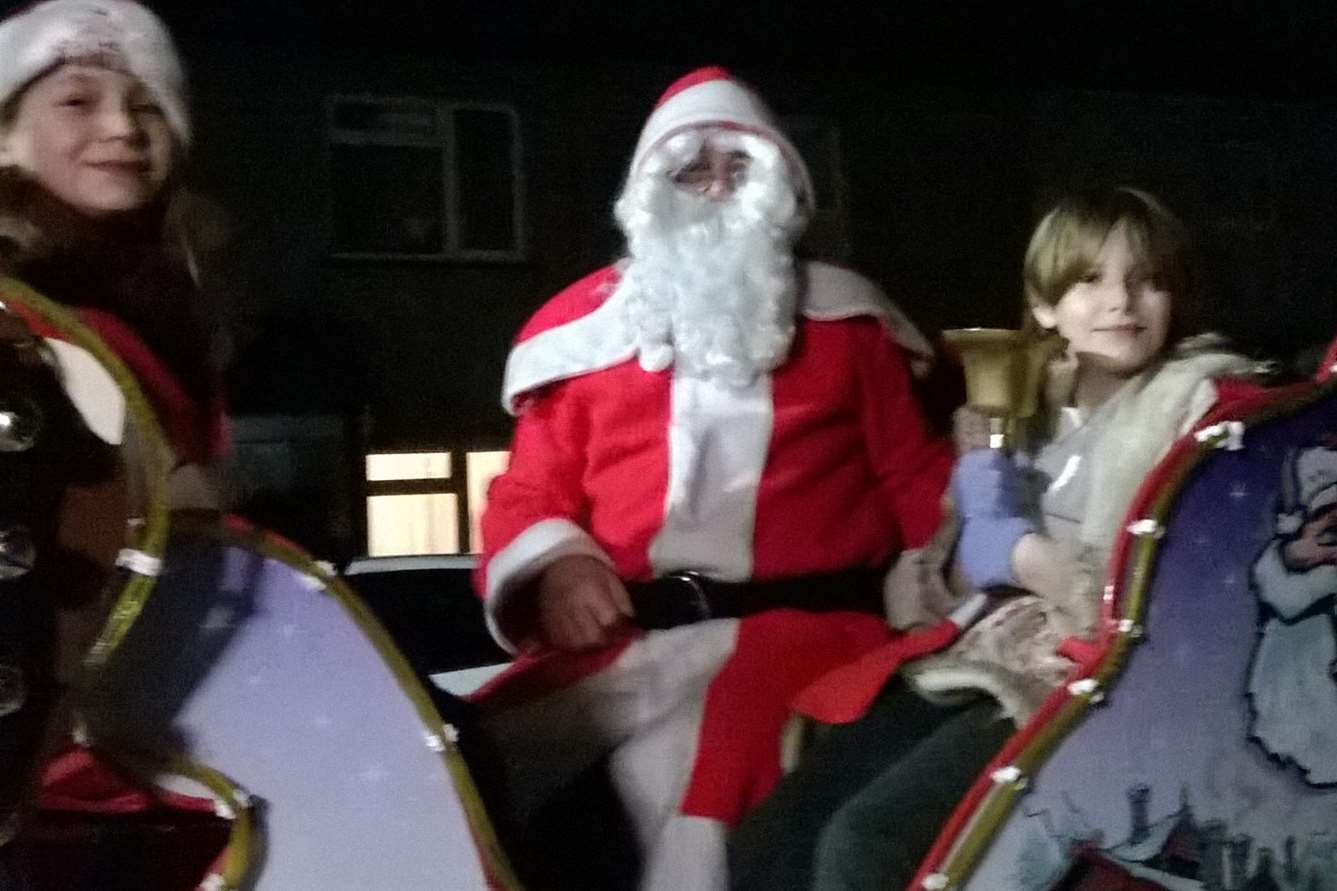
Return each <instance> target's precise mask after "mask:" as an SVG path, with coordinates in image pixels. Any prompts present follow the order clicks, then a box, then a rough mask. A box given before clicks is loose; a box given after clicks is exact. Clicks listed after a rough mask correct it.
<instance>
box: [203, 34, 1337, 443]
mask: <svg viewBox="0 0 1337 891" xmlns="http://www.w3.org/2000/svg"><path fill="white" fill-rule="evenodd" d="M184 49H185V51H186V54H187V57H188V58H189V59H190V61H191V70H192V75H193V83H194V88H195V95H196V108H197V118H198V134H199V136H198V150H197V152H196V157H195V159H194V167H195V178H196V179H197V180H199V181H200V183H201V184H202V185H203V186H204V187H205V188H206V189H208V190H209V191H210V192H211V193H213V194H214V195H215V196H216V197H217V198H218V199H219V200H220V201H221V203H222V204H223V205H224V207H225V208H227V210H228V211H229V213H230V215H231V219H232V221H233V224H234V235H235V239H234V248H235V250H234V252H233V256H234V261H233V263H232V268H231V269H229V270H228V272H229V275H230V276H231V277H232V278H234V280H235V281H236V287H235V289H234V292H233V293H234V294H235V301H234V306H233V320H232V326H233V329H234V337H235V342H236V355H235V361H234V366H233V367H234V371H233V375H232V382H231V386H232V397H233V404H234V408H235V410H236V411H237V412H239V413H242V414H330V415H337V416H341V417H345V418H356V419H360V421H361V423H359V424H356V425H354V426H355V429H358V430H360V431H362V441H361V442H359V443H356V444H355V446H356V448H357V449H363V450H365V449H367V448H376V449H395V448H434V447H454V448H460V447H466V448H489V447H503V446H504V444H505V442H506V440H507V438H508V435H509V431H510V422H509V420H508V419H507V417H506V416H505V415H504V414H503V413H502V412H501V410H500V408H499V407H498V389H499V382H500V379H501V374H502V368H503V364H504V360H505V355H506V352H507V349H508V345H509V343H510V340H511V338H512V337H513V335H514V333H515V331H516V330H517V329H518V328H519V326H520V325H521V324H522V323H523V321H524V320H525V318H526V317H527V316H528V315H529V314H530V313H531V312H532V311H533V310H534V309H535V308H536V307H537V306H538V305H539V304H540V303H541V302H542V301H543V300H544V299H545V298H546V297H547V296H548V295H550V294H551V293H553V292H554V291H556V290H557V289H558V288H560V287H561V286H562V285H564V284H565V283H567V282H569V281H570V280H572V279H574V278H576V277H577V276H579V275H581V274H583V273H584V272H586V271H588V270H590V269H592V268H594V267H596V266H598V265H601V264H603V263H606V262H608V261H610V260H612V259H613V258H615V257H616V255H617V252H618V249H619V238H618V235H617V233H616V231H615V229H614V227H613V223H612V219H611V212H610V211H611V204H612V200H613V198H614V196H615V194H616V192H617V190H618V188H619V186H620V182H621V179H622V176H623V173H624V170H625V164H626V161H627V159H628V157H629V154H630V151H631V147H632V146H633V144H634V142H635V139H636V135H637V132H638V130H639V127H640V125H641V123H642V121H643V120H644V117H645V115H646V113H647V112H648V110H649V108H650V106H651V105H652V104H653V102H654V100H655V98H656V97H657V95H658V94H659V92H660V91H661V90H662V89H663V87H664V86H665V85H667V83H669V82H670V81H671V80H672V79H673V77H675V76H676V75H678V74H680V73H682V72H683V71H685V70H687V69H688V68H689V67H691V63H688V64H684V65H682V66H673V67H666V66H663V65H650V64H641V63H638V62H636V61H634V60H608V61H603V62H594V63H591V64H588V65H574V64H573V65H554V64H537V63H533V64H521V63H508V64H501V63H495V64H492V63H487V62H483V61H473V62H469V63H466V64H456V63H452V62H450V61H448V60H446V59H444V58H442V57H439V56H431V55H426V54H418V55H408V54H397V55H391V54H378V53H372V52H366V53H362V54H351V53H347V52H341V53H333V52H330V51H328V50H325V51H322V50H321V49H320V48H319V47H318V46H316V45H311V46H263V45H261V46H256V45H252V44H240V43H218V44H214V43H198V44H188V45H187V46H185V48H184ZM726 61H727V60H726ZM739 73H740V74H741V75H743V76H744V77H746V78H748V79H750V80H751V81H753V82H754V83H755V84H756V85H757V86H758V87H759V89H760V90H761V91H762V92H763V94H764V95H766V96H767V97H768V98H769V99H770V100H771V102H772V103H773V104H774V105H775V106H776V108H777V110H778V111H779V112H781V113H782V114H786V115H788V114H799V115H812V116H817V117H819V118H824V119H826V120H829V121H831V122H832V123H834V124H835V125H836V126H837V127H838V130H839V139H840V147H841V156H842V160H843V164H842V170H841V174H842V176H843V179H844V181H845V183H846V185H847V194H846V199H847V200H846V214H847V217H848V226H847V230H846V233H847V235H848V244H847V245H846V248H847V253H848V256H849V259H850V260H851V262H852V263H853V265H855V266H856V268H859V269H860V270H862V271H864V272H865V273H867V274H869V275H871V276H872V277H873V278H874V279H876V280H877V281H879V282H880V283H881V284H882V285H883V286H884V287H886V288H887V290H888V291H889V292H890V293H891V294H892V295H893V297H895V298H896V299H897V300H898V301H899V302H900V303H901V304H902V305H903V307H904V308H905V309H906V310H907V311H908V312H909V313H910V314H911V315H912V316H913V317H914V318H916V319H917V320H919V321H920V322H921V323H922V324H923V325H924V326H925V327H926V328H928V329H930V330H936V329H939V328H942V327H949V326H960V325H1013V324H1016V323H1017V321H1018V320H1019V316H1020V306H1019V302H1020V297H1019V292H1020V286H1019V267H1020V258H1021V253H1022V250H1023V248H1024V245H1025V240H1026V238H1027V237H1028V234H1029V230H1030V227H1031V225H1032V224H1033V222H1034V220H1035V219H1036V217H1037V215H1038V214H1039V212H1041V211H1042V210H1043V208H1044V207H1045V206H1046V204H1047V203H1048V202H1049V201H1051V200H1052V198H1053V197H1054V196H1056V195H1057V194H1059V193H1061V192H1062V191H1063V190H1065V189H1068V188H1071V187H1074V186H1077V185H1081V184H1086V183H1102V182H1124V183H1130V184H1136V185H1140V186H1143V187H1146V188H1149V189H1151V190H1152V191H1155V192H1157V193H1158V194H1161V195H1162V196H1163V197H1164V198H1165V199H1166V201H1167V202H1168V203H1169V204H1170V205H1171V206H1172V207H1174V208H1176V209H1177V210H1178V211H1180V212H1181V214H1182V215H1183V216H1184V217H1185V218H1186V220H1187V221H1188V223H1189V224H1190V226H1191V227H1192V228H1193V229H1194V230H1195V231H1196V232H1198V233H1199V234H1200V236H1201V239H1202V247H1203V253H1204V255H1205V256H1206V257H1207V259H1208V261H1209V267H1210V269H1211V272H1212V276H1211V282H1212V284H1213V285H1214V286H1215V291H1214V293H1215V295H1216V296H1215V300H1214V302H1213V305H1212V309H1213V314H1214V317H1215V320H1216V321H1217V322H1218V323H1220V325H1221V326H1222V327H1224V328H1225V329H1226V330H1228V331H1230V332H1231V333H1233V334H1236V335H1237V336H1239V337H1240V338H1241V339H1242V340H1243V341H1244V342H1245V343H1246V344H1247V345H1250V346H1253V347H1256V348H1258V349H1259V350H1261V351H1264V352H1268V353H1272V354H1276V355H1280V356H1283V357H1289V356H1291V355H1293V354H1294V353H1296V352H1297V351H1298V350H1300V349H1301V348H1303V347H1306V346H1314V345H1317V343H1319V342H1321V341H1324V340H1326V339H1327V335H1328V332H1332V331H1334V330H1337V300H1334V299H1333V294H1332V286H1331V283H1330V278H1331V274H1330V269H1331V268H1332V263H1331V257H1332V256H1333V254H1334V247H1337V245H1334V243H1333V242H1334V239H1337V235H1335V234H1334V233H1333V231H1332V228H1331V227H1330V226H1328V225H1326V223H1327V220H1328V219H1329V217H1330V216H1331V210H1330V209H1331V208H1334V207H1337V177H1335V175H1334V169H1335V168H1337V164H1334V161H1337V114H1334V113H1333V111H1332V110H1331V109H1328V108H1326V107H1323V106H1318V105H1308V106H1306V105H1281V104H1276V103H1268V102H1263V101H1258V100H1250V99H1220V98H1203V97H1190V96H1175V95H1160V94H1132V93H1126V94H1121V93H1094V92H1077V91H1065V90H1053V89H997V90H979V89H972V90H962V91H960V92H954V91H951V90H947V89H943V88H932V89H930V88H924V87H916V86H914V85H912V84H907V83H905V82H897V81H895V80H894V79H892V78H890V77H888V76H879V75H877V74H876V73H872V74H868V76H856V75H857V73H851V72H850V71H848V70H846V71H840V70H824V69H819V68H811V69H807V70H799V71H795V70H792V69H784V70H780V69H767V68H759V67H755V66H753V67H742V68H740V69H739ZM349 93H366V94H374V95H386V96H422V97H428V98H431V97H440V98H444V99H458V100H472V101H488V102H500V103H506V104H510V105H512V106H513V107H514V108H515V109H516V110H517V112H518V113H519V117H520V122H521V139H522V150H523V170H522V175H523V177H524V189H525V207H526V219H525V226H526V228H527V230H528V240H529V254H528V257H527V258H526V259H525V260H524V261H523V262H517V263H501V264H488V263H481V262H473V263H449V262H424V261H365V260H362V261H353V260H338V259H334V258H332V257H331V256H330V247H329V245H330V239H329V223H328V207H329V197H330V186H331V183H330V179H329V172H328V170H327V165H328V147H327V143H326V132H325V120H324V113H325V112H324V108H325V106H324V103H325V100H326V98H327V97H328V96H331V95H334V94H349Z"/></svg>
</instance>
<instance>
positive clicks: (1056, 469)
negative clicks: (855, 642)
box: [731, 188, 1250, 891]
mask: <svg viewBox="0 0 1337 891" xmlns="http://www.w3.org/2000/svg"><path fill="white" fill-rule="evenodd" d="M1188 259H1189V258H1188V245H1187V239H1186V236H1185V234H1184V231H1183V228H1182V225H1181V224H1180V222H1179V221H1178V220H1177V219H1176V218H1175V217H1174V216H1173V215H1172V214H1171V213H1170V212H1169V211H1168V210H1166V209H1165V208H1164V207H1163V206H1162V205H1161V204H1160V202H1159V201H1157V200H1156V199H1155V198H1153V197H1152V196H1150V195H1148V194H1146V193H1144V192H1140V191H1136V190H1133V189H1127V188H1119V189H1110V190H1103V191H1095V192H1090V193H1084V194H1078V195H1075V196H1072V197H1069V198H1067V199H1065V200H1063V201H1062V202H1060V203H1059V204H1058V205H1057V206H1056V207H1055V208H1054V209H1053V210H1051V211H1050V212H1049V214H1048V215H1047V216H1045V217H1044V219H1042V220H1041V222H1040V224H1039V226H1038V227H1037V228H1036V230H1035V232H1034V234H1033V235H1032V238H1031V242H1030V245H1029V247H1028V249H1027V252H1026V259H1025V264H1024V284H1025V292H1026V302H1027V323H1028V325H1030V326H1031V327H1033V328H1035V329H1037V331H1044V332H1050V333H1052V334H1055V335H1057V336H1058V337H1060V338H1062V340H1063V342H1064V344H1065V349H1064V351H1063V355H1062V356H1061V358H1059V359H1056V360H1055V361H1054V362H1053V363H1052V365H1051V366H1050V369H1049V380H1048V383H1047V386H1046V397H1047V398H1046V400H1045V402H1046V406H1047V407H1046V410H1045V411H1042V412H1041V413H1040V416H1039V417H1037V418H1035V419H1033V422H1032V423H1030V424H1029V425H1028V429H1026V430H1025V431H1023V436H1022V437H1021V442H1020V444H1019V447H1018V448H1017V449H1016V451H1015V452H1014V453H1012V454H1009V453H1007V452H1005V451H1002V450H998V449H984V448H975V449H972V450H969V451H966V452H965V453H964V454H963V455H962V456H961V457H960V459H959V460H958V463H957V465H956V468H955V470H954V472H953V479H952V495H953V501H954V503H955V509H956V513H957V515H958V517H959V520H960V532H959V536H952V539H953V540H947V539H946V538H942V539H941V540H939V541H937V542H936V543H935V544H934V545H931V546H930V547H928V548H926V549H925V550H924V552H923V553H922V555H921V559H919V560H917V561H916V564H915V565H914V566H912V567H909V571H907V572H905V573H904V574H903V575H902V574H900V573H898V574H897V575H896V576H894V577H893V580H892V582H893V584H892V586H893V588H894V589H895V590H894V591H893V592H892V595H891V596H890V597H889V598H888V602H889V603H890V604H892V605H893V606H894V607H895V611H896V612H897V613H898V614H899V615H898V616H894V617H893V618H899V619H900V620H901V621H904V622H905V623H906V624H907V625H913V624H919V623H924V624H931V623H934V622H937V623H938V624H937V625H935V626H933V627H934V631H933V632H931V633H926V634H925V635H924V636H925V638H926V639H930V640H933V641H934V643H935V645H937V646H940V647H942V649H941V651H940V652H938V653H936V654H933V655H929V656H926V657H923V658H919V659H914V660H910V661H907V662H905V663H904V664H903V665H901V667H900V672H899V675H898V676H896V677H892V678H890V680H888V674H889V673H890V671H892V670H894V667H895V665H896V660H895V659H880V658H878V654H876V653H875V654H873V655H872V656H870V657H869V658H867V659H865V660H862V661H861V662H860V663H859V664H857V665H856V666H852V667H851V669H852V670H851V669H841V670H839V674H838V679H839V681H840V683H839V684H831V683H828V682H827V680H828V679H824V680H823V681H822V682H819V685H817V686H816V687H814V688H810V689H809V690H808V691H806V692H805V693H804V694H803V695H802V696H801V697H800V698H799V705H800V708H801V710H804V711H807V712H809V713H810V714H815V715H823V714H826V713H831V714H835V713H838V712H842V711H844V712H848V713H842V714H839V716H838V717H835V718H832V717H827V720H832V721H841V722H847V723H837V724H836V725H835V726H834V727H833V729H832V730H831V732H830V733H829V734H828V735H827V736H825V737H824V738H823V739H822V740H821V741H820V742H819V743H818V744H817V746H816V747H815V748H814V750H813V751H812V752H811V753H810V754H809V757H808V758H807V759H806V760H805V761H804V762H802V763H801V764H800V765H799V767H798V769H797V771H796V772H795V773H793V774H791V775H790V776H789V777H787V778H786V780H785V781H784V782H783V783H782V785H781V786H780V787H779V789H778V790H777V791H776V793H775V794H774V795H773V796H772V797H771V798H770V799H769V800H768V801H767V802H765V803H764V804H763V805H762V806H761V807H760V808H758V809H757V810H756V811H754V812H753V814H752V816H751V817H750V818H749V819H748V820H747V821H745V822H744V824H743V825H742V826H741V827H740V829H739V831H738V832H737V833H736V834H735V836H734V838H733V839H732V852H731V853H732V857H731V868H732V873H733V874H732V883H733V887H736V888H740V889H743V888H767V887H770V888H809V887H811V888H817V889H822V891H831V889H842V891H850V889H879V891H882V889H891V888H904V887H906V886H907V885H908V884H909V882H910V881H911V879H912V878H913V876H914V875H915V872H916V869H917V868H918V866H919V863H920V860H921V859H922V858H923V857H924V855H925V854H926V853H927V852H928V849H929V846H930V845H931V844H932V842H933V840H934V838H935V837H936V835H937V833H938V831H939V828H940V826H941V825H942V823H943V822H944V820H945V819H946V818H947V816H948V815H949V814H950V813H951V811H952V809H953V808H954V807H955V805H956V803H957V802H958V801H959V800H960V798H961V796H962V795H963V794H964V793H965V792H966V790H967V789H968V788H969V787H970V784H971V783H972V782H974V780H975V778H976V776H977V775H978V774H979V773H980V771H981V770H983V769H984V767H985V765H986V764H987V763H988V762H989V760H990V759H991V758H992V757H993V755H994V754H995V753H996V752H997V751H998V750H999V749H1000V748H1001V747H1002V745H1003V744H1004V742H1005V741H1006V740H1007V739H1008V737H1009V736H1011V735H1012V734H1013V733H1014V732H1015V731H1016V729H1017V728H1018V727H1019V726H1022V725H1024V724H1025V722H1026V720H1027V719H1028V718H1029V716H1030V715H1031V714H1032V713H1033V712H1034V711H1035V709H1036V708H1037V707H1038V706H1039V705H1040V703H1041V702H1043V701H1044V699H1045V698H1046V697H1047V696H1048V694H1049V693H1050V692H1051V691H1052V690H1054V689H1056V688H1057V686H1058V685H1060V684H1061V683H1062V681H1063V680H1064V678H1065V677H1066V676H1067V674H1068V672H1069V670H1070V669H1071V667H1072V663H1071V662H1070V661H1069V660H1068V659H1067V658H1066V657H1065V656H1063V655H1061V654H1060V644H1061V643H1062V642H1063V641H1064V640H1066V639H1068V638H1073V637H1084V636H1088V635H1090V634H1091V633H1092V631H1093V630H1094V625H1095V621H1096V618H1097V615H1098V610H1099V604H1100V597H1101V584H1100V582H1101V580H1102V579H1103V570H1104V567H1105V564H1106V562H1107V560H1108V556H1109V553H1110V550H1111V548H1112V546H1113V544H1114V539H1115V537H1116V534H1117V532H1118V529H1119V526H1120V524H1121V523H1122V521H1123V517H1124V514H1125V512H1126V511H1127V509H1128V505H1129V503H1130V502H1131V500H1132V498H1133V496H1134V494H1135V493H1136V491H1137V488H1138V486H1139V485H1140V484H1141V481H1142V479H1143V478H1144V477H1145V475H1146V474H1147V473H1148V472H1149V471H1150V470H1151V469H1152V467H1153V466H1154V464H1155V463H1156V461H1157V460H1158V459H1159V458H1160V457H1161V455H1163V454H1164V453H1165V451H1166V450H1167V449H1168V448H1169V447H1170V445H1171V443H1172V442H1173V441H1174V440H1175V439H1176V438H1177V437H1178V436H1179V435H1181V434H1182V433H1183V432H1185V431H1186V430H1187V429H1188V428H1189V427H1190V426H1191V425H1192V424H1194V423H1195V422H1196V421H1197V420H1198V419H1199V418H1200V417H1202V415H1203V414H1204V413H1205V412H1206V411H1207V410H1208V409H1209V408H1210V407H1211V406H1212V404H1213V403H1214V402H1215V401H1216V400H1217V398H1218V396H1219V395H1220V391H1219V389H1218V383H1217V381H1216V379H1217V378H1220V377H1222V376H1232V375H1240V374H1243V373H1245V372H1247V371H1249V370H1250V363H1249V362H1248V361H1246V360H1245V359H1243V358H1242V357H1240V356H1237V355H1235V354H1233V353H1230V352H1226V351H1223V350H1222V349H1221V348H1220V346H1219V341H1218V340H1216V339H1214V338H1211V339H1205V338H1201V337H1199V338H1183V339H1181V338H1182V335H1183V334H1185V333H1187V332H1188V331H1191V330H1192V322H1193V320H1192V314H1191V309H1192V305H1193V298H1194V297H1195V296H1196V294H1195V287H1194V284H1195V283H1194V278H1193V276H1192V274H1191V268H1190V265H1189V262H1188ZM953 564H954V569H955V572H953V573H948V572H947V570H948V569H949V568H950V567H952V566H953ZM949 578H950V580H951V582H952V583H954V582H956V581H957V579H963V580H964V583H963V584H952V585H951V587H952V589H953V590H948V589H947V586H948V585H949V584H950V583H949ZM956 589H959V590H956ZM981 592H982V593H981ZM954 599H955V600H956V603H954ZM915 603H920V604H923V606H924V608H923V609H922V610H921V611H920V612H921V614H920V615H914V613H915V610H914V609H913V608H912V605H913V604H915ZM957 603H960V604H970V603H974V604H980V605H982V606H983V609H984V614H983V616H982V617H978V615H975V616H971V615H970V611H969V610H967V611H965V612H964V613H963V612H962V610H960V609H959V608H958V609H957V611H956V612H955V613H953V614H952V615H951V616H950V617H949V618H947V619H945V620H943V619H942V616H943V611H939V610H941V609H942V607H943V606H944V605H945V607H946V609H950V608H951V606H954V605H957ZM940 620H941V621H940ZM971 620H973V621H974V624H973V625H970V624H969V621H971ZM955 622H959V624H960V625H961V626H968V627H967V628H966V630H964V632H961V631H960V628H958V627H956V626H955V624H953V623H955ZM942 627H948V628H950V629H951V631H952V633H951V634H950V635H946V636H941V635H938V634H937V633H936V632H937V631H938V630H939V629H941V628H942ZM913 637H914V636H913V635H911V638H907V639H905V640H902V641H898V642H896V643H893V644H891V645H889V646H890V647H892V648H900V649H905V647H906V642H907V640H910V639H912V638H913ZM953 638H955V639H953ZM921 653H922V650H921ZM892 655H895V654H892ZM860 669H867V670H866V671H863V672H862V673H861V671H860ZM860 688H862V689H860ZM816 689H821V690H824V691H828V692H830V693H831V696H830V697H828V700H842V701H843V703H842V708H835V709H832V708H830V707H829V706H831V705H832V702H831V701H825V702H821V701H813V697H812V695H811V694H812V693H813V691H814V690H816ZM856 693H863V694H866V695H862V696H859V695H855V694H856ZM850 702H859V703H861V704H862V705H863V706H864V707H865V709H866V711H864V713H863V714H862V715H861V716H858V715H857V714H855V713H854V712H857V710H851V709H845V708H843V705H848V704H849V703H850ZM870 702H871V705H869V703H870Z"/></svg>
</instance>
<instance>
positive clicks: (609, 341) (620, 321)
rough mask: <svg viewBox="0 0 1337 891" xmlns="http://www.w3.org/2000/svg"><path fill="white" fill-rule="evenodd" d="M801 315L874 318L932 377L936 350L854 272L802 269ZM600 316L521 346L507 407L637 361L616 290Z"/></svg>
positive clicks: (513, 362) (812, 264) (816, 265)
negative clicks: (528, 396)
mask: <svg viewBox="0 0 1337 891" xmlns="http://www.w3.org/2000/svg"><path fill="white" fill-rule="evenodd" d="M799 276H800V280H801V282H802V287H801V289H800V293H799V305H798V314H799V315H800V316H802V317H804V318H808V319H813V320H815V321H823V322H827V321H836V320H840V319H852V318H858V317H860V316H869V317H872V318H876V319H878V320H879V321H881V322H882V323H883V324H884V325H885V326H886V327H887V331H888V333H889V334H890V335H891V337H892V339H894V340H895V341H896V342H897V343H898V344H900V346H901V347H902V349H904V350H905V352H906V354H907V357H908V359H909V361H910V366H911V369H912V370H913V371H914V372H915V374H916V375H922V374H924V373H926V372H927V370H928V368H929V366H930V364H931V363H932V360H933V347H932V345H931V344H930V343H929V342H928V339H927V338H925V337H924V335H923V334H922V333H920V331H919V329H918V328H916V327H915V325H914V323H913V322H911V321H910V318H909V317H908V316H907V315H905V313H904V312H902V311H901V309H900V308H899V307H897V306H896V305H895V304H894V303H892V302H891V300H890V298H888V297H887V295H886V294H885V293H883V291H882V289H881V288H879V287H878V286H877V285H875V284H873V282H871V281H869V280H868V279H867V278H864V277H863V276H862V275H859V274H858V273H857V272H854V271H853V270H850V269H845V268H843V267H840V266H833V265H831V264H830V263H823V262H820V261H805V262H802V263H800V265H799ZM609 292H610V295H611V296H610V297H609V298H608V299H606V300H604V302H603V303H601V304H600V305H599V306H598V307H597V308H595V309H594V311H592V312H590V313H588V314H586V315H584V316H581V317H580V318H578V319H574V320H572V321H570V322H566V323H564V324H561V325H558V326H556V327H553V328H549V329H547V330H545V331H541V332H539V333H538V334H535V335H534V336H532V337H530V338H528V339H526V340H524V341H522V342H521V343H519V344H517V345H516V346H515V348H514V349H513V350H512V351H511V354H510V356H509V358H508V359H507V361H506V374H505V378H504V381H503V384H502V407H503V408H505V409H506V411H508V412H510V413H511V414H517V413H518V412H519V409H520V404H521V402H522V397H523V396H524V395H525V394H526V393H529V392H531V391H533V390H535V389H537V388H539V387H542V386H545V385H546V384H552V383H556V382H557V381H561V380H567V379H569V378H573V377H579V376H581V375H585V374H589V373H591V372H594V371H600V370H602V369H605V368H611V367H612V366H614V365H618V364H620V363H622V362H626V361H628V360H630V359H631V358H633V357H634V356H635V354H636V341H635V338H634V336H633V332H632V331H631V329H630V326H629V325H628V324H627V321H626V317H625V312H624V309H623V307H622V306H621V305H619V303H618V302H617V296H616V294H615V293H614V289H613V288H611V287H609Z"/></svg>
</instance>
